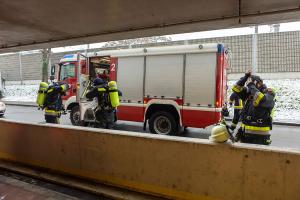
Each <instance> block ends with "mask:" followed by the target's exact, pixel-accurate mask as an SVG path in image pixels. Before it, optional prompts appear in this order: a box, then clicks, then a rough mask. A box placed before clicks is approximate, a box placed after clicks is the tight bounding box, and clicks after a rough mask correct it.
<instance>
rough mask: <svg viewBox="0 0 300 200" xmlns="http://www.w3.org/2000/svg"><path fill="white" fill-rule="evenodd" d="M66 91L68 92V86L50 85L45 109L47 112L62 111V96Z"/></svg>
mask: <svg viewBox="0 0 300 200" xmlns="http://www.w3.org/2000/svg"><path fill="white" fill-rule="evenodd" d="M66 90H68V85H67V84H62V85H59V84H53V85H50V86H49V88H48V90H47V97H46V104H45V108H46V109H47V110H55V111H60V110H62V99H61V96H62V95H64V94H65V92H66Z"/></svg>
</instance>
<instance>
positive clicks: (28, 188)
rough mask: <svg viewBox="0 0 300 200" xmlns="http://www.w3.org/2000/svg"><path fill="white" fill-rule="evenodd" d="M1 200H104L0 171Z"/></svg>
mask: <svg viewBox="0 0 300 200" xmlns="http://www.w3.org/2000/svg"><path fill="white" fill-rule="evenodd" d="M0 199H1V200H80V199H82V200H102V199H103V200H105V199H104V198H102V197H99V196H96V195H93V194H89V193H86V192H82V191H79V190H75V189H72V188H67V187H63V186H60V185H56V184H52V183H47V182H44V181H40V180H37V179H32V178H29V177H25V176H22V175H19V174H14V173H8V172H4V171H2V170H0Z"/></svg>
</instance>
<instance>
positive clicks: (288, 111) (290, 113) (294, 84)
mask: <svg viewBox="0 0 300 200" xmlns="http://www.w3.org/2000/svg"><path fill="white" fill-rule="evenodd" d="M235 82H236V81H228V86H229V90H228V94H230V93H231V88H232V85H233V84H234V83H235ZM264 83H265V84H266V85H267V86H268V87H271V88H273V89H275V92H276V104H275V117H274V118H275V120H276V121H294V122H300V79H282V80H265V81H264ZM38 87H39V86H38V85H37V84H35V85H8V86H6V87H5V90H4V98H3V99H2V100H5V101H31V102H34V101H35V100H36V95H37V91H38ZM228 97H229V96H228Z"/></svg>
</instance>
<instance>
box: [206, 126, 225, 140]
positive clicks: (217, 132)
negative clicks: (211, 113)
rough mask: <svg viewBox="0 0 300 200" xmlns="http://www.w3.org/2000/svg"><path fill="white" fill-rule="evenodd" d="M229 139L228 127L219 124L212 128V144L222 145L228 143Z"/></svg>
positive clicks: (210, 138)
mask: <svg viewBox="0 0 300 200" xmlns="http://www.w3.org/2000/svg"><path fill="white" fill-rule="evenodd" d="M228 138H229V133H228V131H227V128H226V125H224V124H218V125H216V126H214V127H213V128H212V130H211V135H210V137H209V140H211V141H212V142H218V143H222V142H226V141H227V140H228Z"/></svg>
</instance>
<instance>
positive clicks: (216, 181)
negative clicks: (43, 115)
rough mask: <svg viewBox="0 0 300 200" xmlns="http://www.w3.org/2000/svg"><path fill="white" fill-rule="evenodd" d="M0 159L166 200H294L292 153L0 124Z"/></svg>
mask: <svg viewBox="0 0 300 200" xmlns="http://www.w3.org/2000/svg"><path fill="white" fill-rule="evenodd" d="M0 127H1V129H0V158H1V159H9V160H12V161H17V162H21V163H25V164H29V165H34V166H39V167H45V168H49V169H52V170H57V171H60V172H64V173H68V174H73V175H76V176H80V177H84V178H88V179H94V180H97V181H99V182H101V183H107V184H111V185H115V186H118V187H124V188H129V189H133V190H136V191H141V192H144V193H151V194H156V195H158V196H164V197H170V198H174V199H224V200H233V199H235V200H238V199H243V200H248V199H249V200H250V199H251V200H253V199H299V198H300V193H299V188H300V170H299V167H300V152H299V151H293V152H292V151H287V150H284V149H274V148H267V147H265V148H263V147H257V146H254V145H248V146H242V145H238V144H234V145H230V144H212V143H210V142H209V141H207V140H201V139H191V138H178V137H167V136H157V135H151V134H142V133H132V132H125V131H107V130H96V131H95V129H83V128H81V127H78V128H76V127H75V128H73V127H67V126H61V127H55V126H52V125H33V124H22V123H15V122H11V121H7V120H0Z"/></svg>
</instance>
